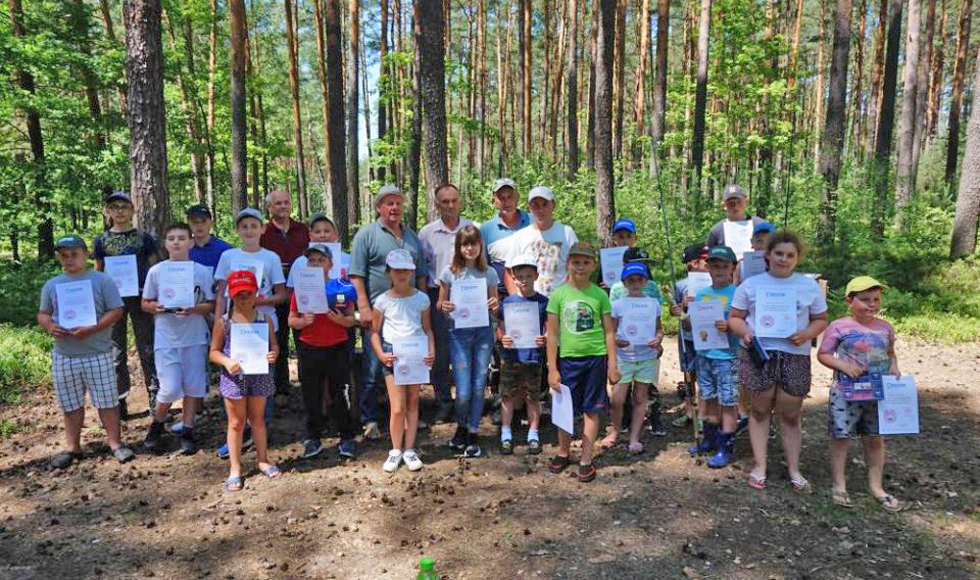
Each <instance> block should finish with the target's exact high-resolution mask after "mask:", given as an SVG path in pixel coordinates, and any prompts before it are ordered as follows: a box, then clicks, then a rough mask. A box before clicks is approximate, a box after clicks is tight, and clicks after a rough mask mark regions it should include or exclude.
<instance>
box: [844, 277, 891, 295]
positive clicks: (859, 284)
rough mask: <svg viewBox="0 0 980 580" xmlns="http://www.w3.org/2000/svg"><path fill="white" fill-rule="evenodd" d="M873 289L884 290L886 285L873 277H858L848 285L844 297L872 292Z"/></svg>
mask: <svg viewBox="0 0 980 580" xmlns="http://www.w3.org/2000/svg"><path fill="white" fill-rule="evenodd" d="M872 288H881V289H882V290H884V288H885V285H884V284H882V283H881V282H879V281H877V280H875V279H874V278H872V277H871V276H858V277H857V278H854V279H853V280H851V281H850V282H848V283H847V288H846V289H845V290H844V295H845V296H851V295H853V294H857V293H858V292H864V291H865V290H871V289H872Z"/></svg>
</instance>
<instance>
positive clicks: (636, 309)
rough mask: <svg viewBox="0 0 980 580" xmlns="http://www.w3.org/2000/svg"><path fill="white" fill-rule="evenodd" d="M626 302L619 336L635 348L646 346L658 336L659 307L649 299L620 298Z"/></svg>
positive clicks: (620, 322)
mask: <svg viewBox="0 0 980 580" xmlns="http://www.w3.org/2000/svg"><path fill="white" fill-rule="evenodd" d="M620 300H624V301H625V302H624V308H623V310H624V312H623V317H622V319H620V321H619V334H620V336H622V337H623V338H625V339H626V340H628V341H630V344H631V345H633V346H637V345H642V346H646V345H647V344H648V343H649V342H650V341H651V340H653V337H654V336H656V335H657V307H656V305H655V304H654V302H653V301H652V300H650V299H649V298H630V297H626V298H620Z"/></svg>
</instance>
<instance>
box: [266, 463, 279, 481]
mask: <svg viewBox="0 0 980 580" xmlns="http://www.w3.org/2000/svg"><path fill="white" fill-rule="evenodd" d="M262 475H264V476H266V477H268V478H269V479H279V476H280V475H282V471H281V470H280V469H279V468H278V467H276V466H275V465H270V466H269V467H266V468H265V469H263V470H262Z"/></svg>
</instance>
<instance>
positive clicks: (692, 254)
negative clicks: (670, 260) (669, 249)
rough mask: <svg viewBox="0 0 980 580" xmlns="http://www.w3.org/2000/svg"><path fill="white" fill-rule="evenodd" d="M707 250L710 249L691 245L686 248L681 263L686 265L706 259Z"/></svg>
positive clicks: (700, 245)
mask: <svg viewBox="0 0 980 580" xmlns="http://www.w3.org/2000/svg"><path fill="white" fill-rule="evenodd" d="M707 249H708V248H707V247H706V246H705V245H704V244H691V245H689V246H687V247H686V248H684V254H683V256H682V257H681V261H682V262H684V263H685V264H686V263H688V262H690V261H692V260H697V259H699V258H704V257H705V253H706V251H707Z"/></svg>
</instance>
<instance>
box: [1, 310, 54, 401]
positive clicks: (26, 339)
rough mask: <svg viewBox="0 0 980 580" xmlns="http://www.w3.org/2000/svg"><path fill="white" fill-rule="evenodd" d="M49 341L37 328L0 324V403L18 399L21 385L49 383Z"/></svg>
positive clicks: (48, 337) (32, 385)
mask: <svg viewBox="0 0 980 580" xmlns="http://www.w3.org/2000/svg"><path fill="white" fill-rule="evenodd" d="M52 342H53V339H52V338H51V337H50V336H48V335H47V334H45V333H44V332H42V331H41V330H40V329H38V328H25V327H19V326H13V325H11V324H0V403H18V402H20V396H21V392H22V391H23V390H24V389H27V388H37V387H38V386H39V385H48V384H50V383H51V367H50V365H51V363H50V360H51V358H50V357H51V347H52Z"/></svg>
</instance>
